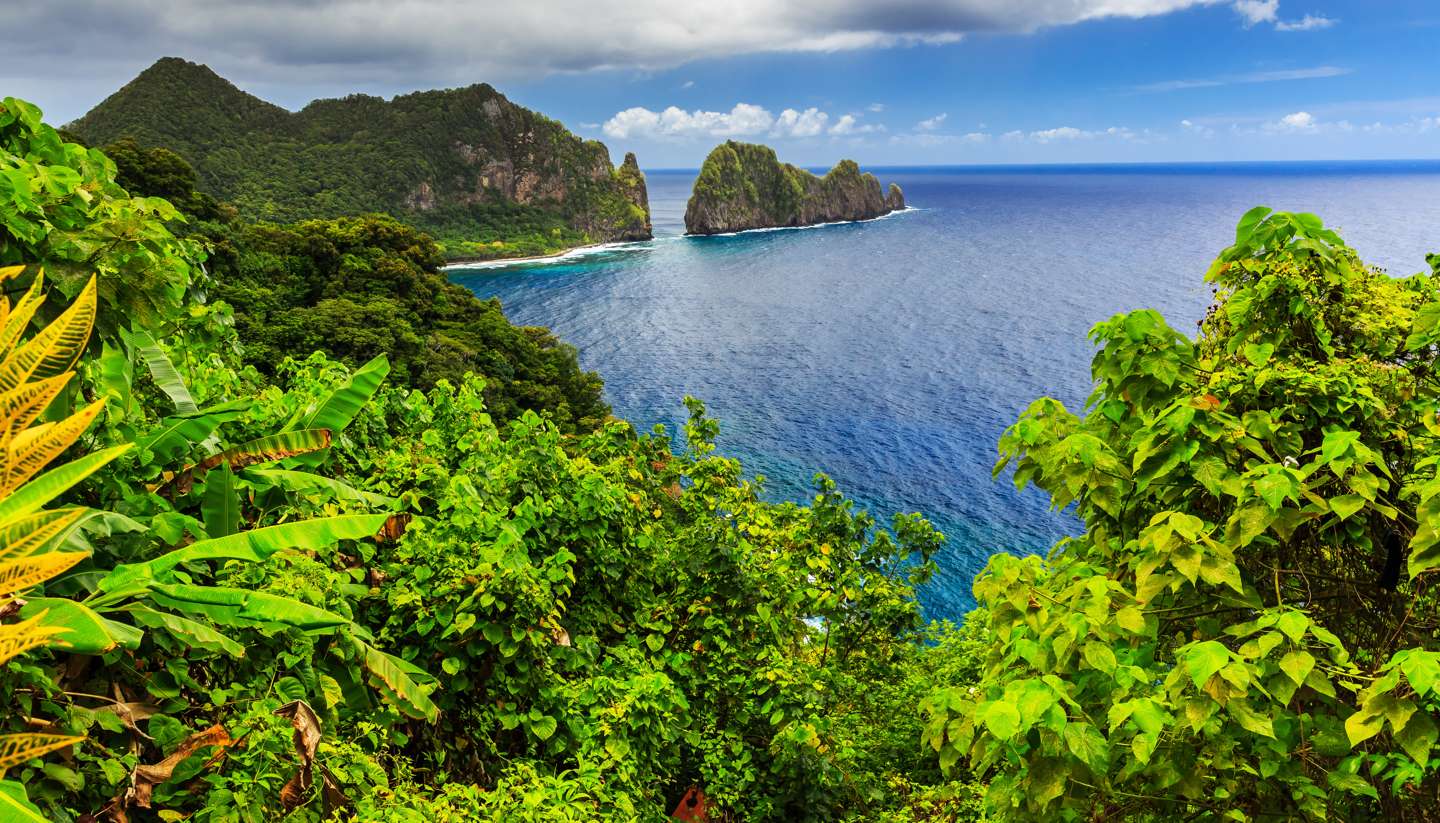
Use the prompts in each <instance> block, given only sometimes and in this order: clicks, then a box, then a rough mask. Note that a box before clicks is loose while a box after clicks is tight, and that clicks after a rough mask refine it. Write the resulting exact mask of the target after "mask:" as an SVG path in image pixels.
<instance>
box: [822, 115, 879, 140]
mask: <svg viewBox="0 0 1440 823" xmlns="http://www.w3.org/2000/svg"><path fill="white" fill-rule="evenodd" d="M881 131H885V127H884V126H883V125H880V124H877V123H861V122H860V119H859V117H858V116H857V115H854V114H847V115H844V116H842V117H841V118H840V119H839V120H836V121H835V125H833V126H831V127H830V133H831V134H833V135H835V136H837V137H842V136H857V135H861V134H873V133H875V132H881Z"/></svg>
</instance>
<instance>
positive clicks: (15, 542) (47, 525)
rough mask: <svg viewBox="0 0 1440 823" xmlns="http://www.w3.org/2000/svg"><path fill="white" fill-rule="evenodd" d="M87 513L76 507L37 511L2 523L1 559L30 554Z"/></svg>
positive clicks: (0, 536) (0, 528)
mask: <svg viewBox="0 0 1440 823" xmlns="http://www.w3.org/2000/svg"><path fill="white" fill-rule="evenodd" d="M84 515H85V509H83V508H79V507H75V508H68V509H55V510H53V511H45V512H38V513H36V514H31V515H26V516H25V517H20V518H16V519H15V520H11V521H10V522H8V523H5V524H0V563H3V562H5V561H6V560H12V559H14V558H17V557H28V556H30V555H31V554H33V553H34V551H35V550H36V549H38V548H40V547H41V546H43V545H45V544H46V543H48V542H50V540H51V539H53V538H54V537H55V536H57V535H59V534H60V533H61V532H63V531H65V530H66V529H68V528H70V526H72V525H74V523H75V521H77V520H79V519H80V518H81V517H83V516H84Z"/></svg>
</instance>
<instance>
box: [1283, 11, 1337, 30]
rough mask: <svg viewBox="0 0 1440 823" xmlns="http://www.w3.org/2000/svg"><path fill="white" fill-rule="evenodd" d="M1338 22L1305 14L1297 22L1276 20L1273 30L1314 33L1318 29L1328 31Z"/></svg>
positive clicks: (1321, 16)
mask: <svg viewBox="0 0 1440 823" xmlns="http://www.w3.org/2000/svg"><path fill="white" fill-rule="evenodd" d="M1338 22H1339V21H1338V20H1335V19H1334V18H1332V17H1326V16H1324V15H1321V14H1307V15H1305V16H1304V17H1302V18H1300V19H1299V20H1291V21H1288V22H1287V21H1284V20H1277V21H1276V22H1275V30H1276V31H1316V30H1318V29H1328V28H1330V27H1331V26H1333V25H1335V24H1336V23H1338Z"/></svg>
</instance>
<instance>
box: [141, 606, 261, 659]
mask: <svg viewBox="0 0 1440 823" xmlns="http://www.w3.org/2000/svg"><path fill="white" fill-rule="evenodd" d="M121 611H123V612H125V613H126V614H129V615H130V617H131V619H133V620H134V621H135V622H136V623H139V624H140V625H142V626H145V627H147V628H151V629H163V630H165V631H166V632H168V633H169V634H170V636H171V637H174V638H175V639H176V640H179V641H180V642H182V643H184V644H186V645H188V646H190V647H191V648H196V649H204V650H205V651H209V652H224V653H225V654H228V655H230V656H231V657H244V656H245V647H244V646H242V645H240V644H239V643H237V642H235V641H234V640H231V639H230V638H228V637H226V636H225V635H223V634H221V633H220V632H218V631H216V630H215V629H214V628H212V627H210V626H208V625H206V624H205V623H202V622H200V621H198V620H191V619H190V618H188V617H181V616H180V615H178V614H169V613H168V612H161V611H156V610H154V609H147V608H145V607H144V606H127V607H126V608H124V609H122V610H121Z"/></svg>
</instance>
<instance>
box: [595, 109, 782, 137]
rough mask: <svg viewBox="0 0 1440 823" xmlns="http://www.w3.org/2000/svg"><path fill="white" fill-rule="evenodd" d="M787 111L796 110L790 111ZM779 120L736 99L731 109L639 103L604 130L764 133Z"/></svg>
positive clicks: (716, 134) (650, 133)
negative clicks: (658, 106)
mask: <svg viewBox="0 0 1440 823" xmlns="http://www.w3.org/2000/svg"><path fill="white" fill-rule="evenodd" d="M786 113H787V114H792V113H793V112H791V111H787V112H786ZM774 124H775V116H774V115H773V114H771V113H770V112H769V111H768V110H767V109H765V108H762V107H760V106H756V105H753V104H750V103H736V104H735V107H734V108H732V109H731V110H730V111H728V112H719V111H702V110H698V109H697V110H696V111H685V110H684V109H682V108H680V107H678V106H670V107H669V108H667V109H665V110H664V111H651V110H650V109H647V108H642V107H640V106H635V107H633V108H628V109H626V110H624V111H622V112H618V113H617V114H616V115H615V116H614V117H611V118H610V119H609V120H606V121H605V125H604V126H603V127H602V131H604V132H605V134H606V135H608V136H610V137H614V138H617V139H625V138H628V137H650V138H667V137H669V138H675V137H681V138H683V137H699V136H707V137H744V136H747V135H755V134H764V133H765V132H767V131H769V130H770V128H771V126H773V125H774Z"/></svg>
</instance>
